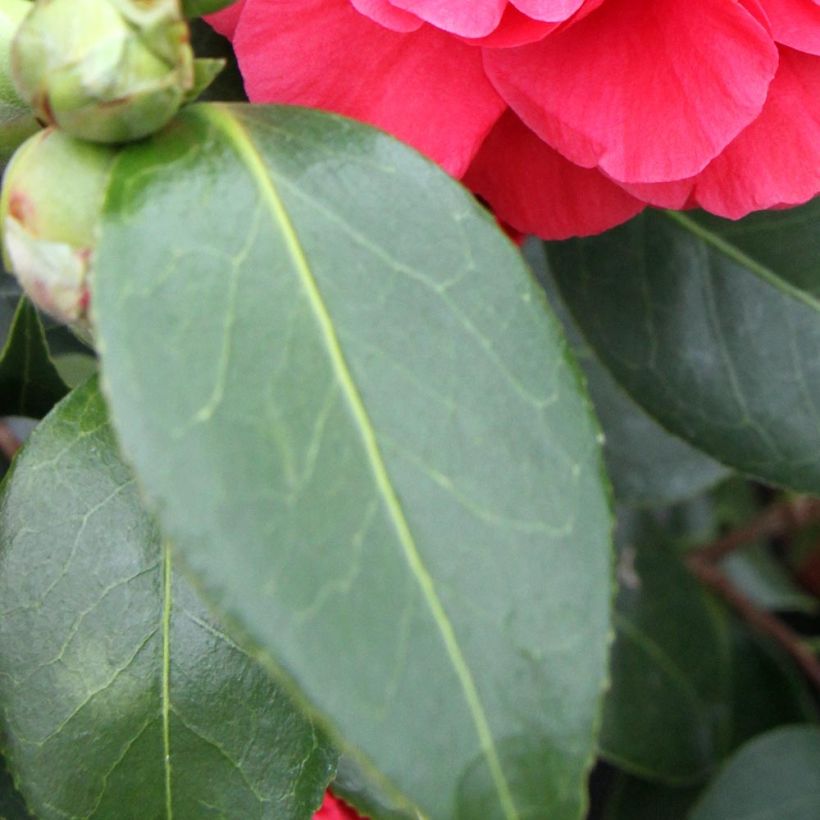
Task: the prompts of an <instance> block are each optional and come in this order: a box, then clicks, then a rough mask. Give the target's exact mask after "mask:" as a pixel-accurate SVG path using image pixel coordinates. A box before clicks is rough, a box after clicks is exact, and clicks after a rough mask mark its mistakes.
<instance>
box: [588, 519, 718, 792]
mask: <svg viewBox="0 0 820 820" xmlns="http://www.w3.org/2000/svg"><path fill="white" fill-rule="evenodd" d="M619 526H620V530H619V541H620V542H621V549H620V557H619V562H618V580H619V584H620V592H619V595H618V602H617V614H616V626H617V634H616V639H615V646H614V647H613V652H612V688H611V690H610V692H609V693H608V695H607V698H606V701H605V706H604V724H603V729H602V732H601V753H602V754H603V755H604V757H606V758H607V759H608V760H610V761H612V762H613V763H615V764H616V765H618V766H619V767H621V768H623V769H626V770H628V771H630V772H632V773H634V774H637V775H640V776H642V777H645V778H651V779H659V780H664V781H666V782H687V781H693V780H696V779H698V778H700V777H703V776H704V775H706V774H707V773H708V772H709V771H710V770H711V769H712V768H713V767H714V765H715V764H716V763H717V762H718V761H719V760H720V758H721V755H722V754H723V751H724V747H725V742H726V735H727V731H728V724H727V720H726V718H727V717H728V715H727V714H726V711H727V710H726V703H727V701H728V699H729V694H730V689H729V687H730V674H731V671H730V657H729V646H728V642H727V641H728V638H727V633H726V627H725V624H724V621H723V619H722V617H720V613H718V612H717V611H716V610H715V609H714V608H713V607H712V606H711V605H710V602H709V601H708V599H707V598H706V595H705V593H704V592H703V590H702V589H701V588H700V586H699V585H698V583H697V582H696V581H695V580H694V578H693V577H692V576H691V575H690V574H689V572H688V571H687V570H686V568H685V567H684V565H683V563H682V561H681V560H680V558H679V555H678V552H677V550H676V549H674V548H673V547H671V546H670V544H669V537H668V535H667V533H665V531H664V530H663V529H662V528H661V527H660V526H659V525H658V524H657V523H656V521H655V520H654V519H653V518H652V517H651V516H650V514H648V513H628V514H624V515H622V516H621V517H620V521H619Z"/></svg>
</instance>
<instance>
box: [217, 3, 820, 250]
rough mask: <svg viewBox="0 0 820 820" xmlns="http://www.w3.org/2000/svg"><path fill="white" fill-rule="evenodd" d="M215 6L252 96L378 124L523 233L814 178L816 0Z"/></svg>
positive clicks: (819, 43) (757, 205) (780, 200)
mask: <svg viewBox="0 0 820 820" xmlns="http://www.w3.org/2000/svg"><path fill="white" fill-rule="evenodd" d="M212 22H213V24H214V25H215V26H216V27H217V28H218V29H219V30H221V31H223V32H224V33H226V34H227V35H228V36H229V37H230V38H231V39H232V41H233V45H234V48H235V50H236V53H237V57H238V60H239V65H240V69H241V70H242V73H243V76H244V78H245V84H246V89H247V92H248V96H249V97H250V99H251V100H252V101H254V102H282V103H296V104H301V105H307V106H313V107H316V108H324V109H327V110H331V111H336V112H339V113H342V114H347V115H348V116H352V117H355V118H357V119H360V120H363V121H365V122H369V123H372V124H373V125H376V126H379V127H381V128H383V129H385V130H386V131H389V132H391V133H392V134H394V135H395V136H397V137H399V138H400V139H403V140H404V141H406V142H408V143H410V144H411V145H414V146H415V147H416V148H418V149H419V150H421V151H423V152H425V153H426V154H428V155H429V156H430V157H432V158H433V159H435V160H436V161H437V162H439V163H440V164H441V165H442V166H443V167H444V168H446V169H447V170H448V171H449V172H450V173H451V174H453V175H455V176H457V177H460V178H462V179H463V180H464V182H465V183H466V184H467V185H468V186H470V187H471V188H472V189H473V190H474V191H475V192H476V193H478V194H480V195H481V196H482V197H483V198H484V199H485V200H486V201H488V202H489V203H490V205H491V206H492V207H493V209H494V211H495V212H496V213H497V214H498V216H499V218H501V219H502V220H504V221H505V222H507V223H509V224H510V225H512V226H513V227H515V228H517V229H519V230H521V231H524V232H529V233H536V234H539V235H540V236H543V237H546V238H562V237H567V236H572V235H583V234H591V233H597V232H599V231H602V230H604V229H606V228H608V227H611V226H613V225H615V224H617V223H619V222H622V221H624V220H626V219H628V218H629V217H631V216H633V215H634V214H636V213H638V212H639V211H640V210H641V209H642V208H643V207H644V206H645V205H647V204H651V205H657V206H661V207H667V208H689V207H697V206H699V207H702V208H705V209H706V210H708V211H711V212H712V213H715V214H719V215H721V216H726V217H729V218H738V217H740V216H743V215H744V214H747V213H749V212H750V211H753V210H758V209H763V208H773V207H783V206H787V205H795V204H798V203H800V202H805V201H806V200H808V199H810V198H811V197H812V196H814V195H815V194H816V193H817V192H818V191H820V0H689V1H688V2H681V0H244V2H240V3H239V4H237V5H235V6H232V7H230V8H229V9H227V10H226V11H224V12H221V13H220V14H218V15H215V16H214V17H213V18H212Z"/></svg>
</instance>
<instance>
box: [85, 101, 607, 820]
mask: <svg viewBox="0 0 820 820" xmlns="http://www.w3.org/2000/svg"><path fill="white" fill-rule="evenodd" d="M113 176H114V182H113V188H112V191H111V193H110V196H109V202H108V204H107V215H106V218H105V223H104V226H103V236H102V240H101V244H100V247H99V251H98V257H97V264H98V268H97V282H96V286H97V287H96V291H95V295H94V298H95V300H96V301H95V305H96V311H97V319H98V331H99V334H100V339H101V350H102V363H103V372H104V376H105V381H106V390H107V393H108V395H109V396H110V398H111V402H112V407H113V418H114V420H115V426H116V427H117V429H118V431H119V432H120V433H121V436H122V440H123V443H124V447H125V449H126V451H127V452H128V454H129V457H130V458H131V459H133V462H134V464H135V465H136V468H137V472H138V474H139V476H140V480H141V484H142V485H143V486H144V487H145V488H146V490H147V493H148V496H149V498H150V499H151V500H152V502H153V505H154V506H155V508H156V509H157V511H158V513H159V515H160V518H161V521H162V524H163V527H165V528H167V531H168V533H169V534H170V535H171V536H172V537H173V539H174V543H175V545H176V546H177V547H178V548H179V550H180V553H182V554H183V555H184V557H185V559H186V562H187V563H189V565H190V566H191V567H192V569H193V570H195V571H196V573H197V574H198V575H199V576H200V577H201V578H202V579H203V583H204V585H205V586H206V587H207V590H208V592H209V593H210V595H211V596H212V597H213V599H214V600H215V601H216V602H217V603H218V605H219V607H220V608H221V609H222V611H224V612H225V613H227V615H228V616H229V617H230V618H231V619H232V620H234V619H235V620H236V621H237V622H239V623H240V624H241V625H242V626H243V627H244V628H245V629H246V630H247V631H248V633H249V634H250V637H251V639H252V640H253V641H254V642H255V643H256V644H257V645H258V646H260V647H262V649H263V650H264V651H265V652H266V653H267V654H269V656H270V658H271V661H272V662H273V663H275V664H277V665H278V667H279V669H280V672H281V674H282V677H283V679H285V680H287V681H289V683H290V684H291V685H293V686H294V687H295V688H296V689H297V690H298V691H299V692H300V693H301V695H302V696H303V697H304V698H305V699H306V700H307V701H308V702H309V703H311V704H312V705H313V707H314V708H315V709H316V710H317V712H318V713H319V714H320V715H321V716H322V717H323V719H324V720H325V721H326V723H327V725H328V726H329V727H330V728H331V730H332V731H333V733H334V734H335V736H336V737H337V738H338V739H339V740H340V742H341V743H342V744H343V745H344V746H345V747H346V749H347V750H348V751H349V752H350V753H351V754H353V755H354V756H355V758H356V760H357V763H358V764H359V765H361V766H362V768H363V769H364V770H366V771H367V774H368V776H369V777H376V778H378V779H379V780H380V782H381V786H382V788H383V790H384V791H386V792H387V793H388V794H389V795H390V797H391V799H395V800H398V801H401V800H404V801H405V803H407V804H409V803H412V802H417V803H418V804H419V805H420V806H421V808H422V809H423V810H424V811H425V812H427V813H429V814H430V815H431V816H433V817H435V818H455V817H477V816H480V817H482V818H483V820H492V818H497V817H506V818H514V817H523V816H526V817H529V818H536V817H543V818H549V820H563V818H576V817H579V816H580V815H581V814H582V812H583V803H584V801H585V796H584V791H585V790H584V779H585V775H586V772H587V769H588V768H589V765H590V762H591V757H592V754H593V749H594V730H595V725H596V722H597V721H596V712H597V710H598V708H599V698H600V694H601V689H602V685H603V682H604V677H605V660H606V649H607V634H608V631H609V628H610V626H609V604H610V560H611V558H610V552H609V548H608V541H609V526H610V525H609V520H610V519H609V510H608V505H607V499H606V493H605V491H604V488H603V483H602V477H601V464H600V453H599V448H598V445H597V443H596V436H597V431H596V429H595V426H594V422H593V420H592V417H591V414H590V411H589V408H588V406H587V404H586V402H585V400H584V398H583V395H582V392H581V389H580V385H579V383H578V378H577V374H576V372H575V370H574V369H573V367H572V366H571V364H570V362H569V361H568V359H567V351H566V344H565V343H564V341H563V339H562V337H561V335H560V331H559V329H558V327H557V325H556V323H555V321H554V320H553V319H552V317H551V316H550V314H549V313H548V310H547V308H546V305H545V303H544V301H543V298H542V296H541V294H540V293H539V291H538V289H537V287H536V285H535V283H534V282H532V280H531V279H530V278H529V276H528V273H527V271H526V269H525V266H524V265H523V263H522V260H521V258H520V256H519V255H518V254H517V252H516V251H515V250H514V248H513V247H512V245H511V244H510V243H509V241H508V240H507V239H506V238H505V237H504V236H503V235H502V234H501V232H500V231H499V230H498V229H497V228H496V226H495V225H494V224H493V222H492V220H491V219H490V217H489V216H488V215H487V214H486V213H485V212H484V211H483V210H482V209H481V208H480V207H479V206H478V205H477V204H476V203H475V201H474V200H473V199H472V197H471V196H470V195H469V194H468V193H467V192H466V191H465V190H463V189H462V188H461V187H460V186H458V185H457V184H456V183H455V182H453V181H452V180H451V179H449V178H448V177H447V176H446V175H445V174H444V173H442V172H441V171H440V170H439V169H438V168H436V167H435V166H434V165H432V164H431V163H429V162H428V161H426V160H424V159H422V158H421V157H419V156H418V155H417V154H415V153H414V152H413V151H411V150H409V149H408V148H406V147H404V146H402V145H400V144H399V143H397V142H395V141H394V140H391V139H390V138H388V137H387V136H385V135H383V134H381V133H379V132H377V131H375V130H373V129H370V128H367V127H365V126H362V125H359V124H356V123H353V122H350V121H347V120H343V119H341V118H337V117H333V116H331V115H328V114H322V113H319V112H315V111H314V112H311V111H305V110H299V109H290V108H281V109H276V108H252V107H247V106H207V105H200V106H195V107H192V108H189V109H187V110H186V111H185V112H184V113H183V114H182V115H181V117H180V118H179V119H178V120H177V122H176V125H175V126H174V127H172V128H170V129H168V130H166V131H165V132H164V133H163V134H162V135H157V136H156V137H155V138H154V139H152V140H150V141H147V142H144V143H141V144H135V145H133V146H129V147H128V148H126V149H125V151H124V152H123V153H122V154H121V158H120V160H119V161H118V163H117V166H116V168H115V171H114V175H113ZM134 247H139V248H140V253H139V254H134V253H133V252H131V250H127V249H133V248H134ZM203 319H207V321H203ZM192 328H195V329H196V332H195V333H194V332H192Z"/></svg>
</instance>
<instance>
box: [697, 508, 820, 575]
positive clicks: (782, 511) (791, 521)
mask: <svg viewBox="0 0 820 820" xmlns="http://www.w3.org/2000/svg"><path fill="white" fill-rule="evenodd" d="M816 522H820V499H818V498H809V497H808V496H801V497H799V498H796V499H791V500H789V501H781V502H779V503H777V504H772V505H771V506H770V507H768V508H767V509H765V510H763V512H762V513H760V515H758V516H757V517H756V518H753V519H752V520H751V521H750V522H749V523H748V524H746V526H744V527H739V528H738V529H736V530H732V531H731V532H729V533H727V534H726V535H724V536H722V537H721V538H718V539H717V540H716V541H713V542H712V543H711V544H707V545H706V546H704V547H701V548H700V549H698V550H696V551H695V554H696V555H697V556H698V558H700V559H703V560H704V561H707V562H708V563H710V564H716V563H718V562H719V561H721V560H722V559H723V558H725V557H726V556H727V555H729V553H731V552H734V551H735V550H736V549H737V548H738V547H742V546H744V545H746V544H751V543H752V542H754V541H759V540H760V539H762V538H778V537H780V536H783V535H787V534H788V533H790V532H794V531H795V530H799V529H802V528H803V527H805V526H807V525H808V524H812V523H816Z"/></svg>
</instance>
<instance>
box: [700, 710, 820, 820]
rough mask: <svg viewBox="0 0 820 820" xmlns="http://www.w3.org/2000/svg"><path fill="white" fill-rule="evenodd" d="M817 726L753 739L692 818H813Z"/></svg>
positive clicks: (819, 773)
mask: <svg viewBox="0 0 820 820" xmlns="http://www.w3.org/2000/svg"><path fill="white" fill-rule="evenodd" d="M818 817H820V729H817V728H815V727H807V726H791V727H788V728H785V729H777V730H775V731H773V732H769V733H768V734H765V735H761V736H760V737H758V738H756V739H755V740H752V741H751V742H749V743H748V744H746V745H745V746H743V747H742V748H741V749H740V751H738V752H737V754H735V755H734V757H732V758H731V760H730V761H729V763H728V764H727V765H726V768H725V769H723V771H722V772H721V773H720V775H719V776H718V777H717V778H716V779H715V781H714V782H713V783H712V784H711V785H710V786H709V788H708V789H707V791H706V793H705V795H704V796H703V798H702V799H701V800H700V802H699V803H698V805H697V806H696V807H695V809H694V810H693V812H692V814H691V820H728V818H731V820H817V818H818Z"/></svg>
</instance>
